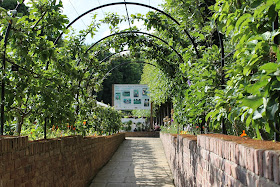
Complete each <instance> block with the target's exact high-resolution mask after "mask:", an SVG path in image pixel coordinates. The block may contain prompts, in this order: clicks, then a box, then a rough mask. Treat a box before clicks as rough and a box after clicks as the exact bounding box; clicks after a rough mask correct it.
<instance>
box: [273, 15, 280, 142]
mask: <svg viewBox="0 0 280 187" xmlns="http://www.w3.org/2000/svg"><path fill="white" fill-rule="evenodd" d="M278 19H279V15H278V14H277V15H276V18H275V21H274V22H273V25H272V26H273V30H278V29H279V22H278ZM274 43H275V44H276V45H279V36H275V38H274ZM278 102H280V96H279V97H278ZM279 121H280V119H279V116H278V118H277V119H276V121H275V122H274V127H275V129H276V130H278V131H279V130H280V125H279ZM274 140H275V141H278V142H279V141H280V135H279V134H278V133H276V132H274Z"/></svg>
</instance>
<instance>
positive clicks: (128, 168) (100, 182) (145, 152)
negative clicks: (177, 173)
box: [91, 138, 174, 187]
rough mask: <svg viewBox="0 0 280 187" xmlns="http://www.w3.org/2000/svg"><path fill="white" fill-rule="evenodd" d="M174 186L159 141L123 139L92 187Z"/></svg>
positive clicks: (156, 139)
mask: <svg viewBox="0 0 280 187" xmlns="http://www.w3.org/2000/svg"><path fill="white" fill-rule="evenodd" d="M103 186H104V187H105V186H106V187H112V186H116V187H117V186H118V187H119V186H174V185H173V179H172V174H171V171H170V168H169V165H168V163H167V160H166V157H165V154H164V150H163V147H162V143H161V141H160V139H159V138H126V140H125V141H124V142H123V143H122V145H121V146H120V147H119V149H118V150H117V152H116V153H115V154H114V156H113V157H112V159H111V161H110V162H108V164H107V165H106V166H105V167H104V168H103V169H102V170H101V171H100V172H99V173H98V174H97V176H96V177H95V178H94V180H93V182H92V184H91V187H103Z"/></svg>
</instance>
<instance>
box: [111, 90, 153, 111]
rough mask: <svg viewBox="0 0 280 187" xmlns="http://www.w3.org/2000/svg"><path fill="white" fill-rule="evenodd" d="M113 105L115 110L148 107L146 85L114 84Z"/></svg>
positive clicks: (148, 99)
mask: <svg viewBox="0 0 280 187" xmlns="http://www.w3.org/2000/svg"><path fill="white" fill-rule="evenodd" d="M113 105H114V108H115V109H117V110H134V109H148V110H149V109H150V97H149V96H148V85H143V84H114V85H113Z"/></svg>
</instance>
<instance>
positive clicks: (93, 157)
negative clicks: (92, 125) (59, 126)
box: [0, 134, 125, 187]
mask: <svg viewBox="0 0 280 187" xmlns="http://www.w3.org/2000/svg"><path fill="white" fill-rule="evenodd" d="M124 139H125V135H124V134H117V135H112V136H106V137H82V136H70V137H62V138H58V139H50V140H40V141H28V137H7V136H0V187H6V186H9V187H13V186H16V187H18V186H73V187H74V186H75V187H76V186H88V185H89V183H90V182H91V180H92V178H93V177H94V176H95V175H96V174H97V172H98V171H99V169H100V168H101V167H102V166H103V165H105V164H106V163H107V162H108V161H109V159H110V158H111V157H112V155H113V154H114V152H115V151H116V150H117V148H118V147H119V145H120V144H121V143H122V142H123V140H124Z"/></svg>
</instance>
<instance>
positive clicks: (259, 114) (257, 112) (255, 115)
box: [253, 110, 262, 120]
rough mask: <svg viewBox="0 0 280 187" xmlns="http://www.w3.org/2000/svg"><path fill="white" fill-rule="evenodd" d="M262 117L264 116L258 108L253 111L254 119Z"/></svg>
mask: <svg viewBox="0 0 280 187" xmlns="http://www.w3.org/2000/svg"><path fill="white" fill-rule="evenodd" d="M260 118H262V114H261V113H260V112H259V111H258V110H256V111H255V112H254V113H253V120H256V119H260Z"/></svg>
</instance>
